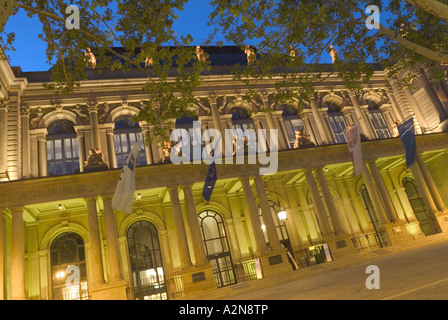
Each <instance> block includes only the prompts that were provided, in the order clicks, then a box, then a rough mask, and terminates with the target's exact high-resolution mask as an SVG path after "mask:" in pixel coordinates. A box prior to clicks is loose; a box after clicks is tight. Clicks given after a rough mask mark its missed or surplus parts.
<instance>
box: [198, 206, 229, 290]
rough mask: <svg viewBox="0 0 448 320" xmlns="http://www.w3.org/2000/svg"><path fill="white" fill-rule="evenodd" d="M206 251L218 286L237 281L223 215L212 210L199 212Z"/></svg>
mask: <svg viewBox="0 0 448 320" xmlns="http://www.w3.org/2000/svg"><path fill="white" fill-rule="evenodd" d="M198 218H199V225H200V227H201V231H202V240H203V242H204V247H205V252H206V255H207V259H208V261H210V263H211V265H212V270H213V277H214V279H215V281H216V284H217V286H218V288H220V287H225V286H229V285H232V284H235V283H236V279H235V272H234V270H233V262H232V257H231V254H230V249H229V243H228V241H227V236H226V231H225V229H224V222H223V220H222V218H221V216H220V215H219V214H218V213H217V212H215V211H211V210H207V211H203V212H201V213H200V214H199V216H198Z"/></svg>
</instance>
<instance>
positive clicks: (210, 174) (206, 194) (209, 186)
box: [202, 161, 218, 202]
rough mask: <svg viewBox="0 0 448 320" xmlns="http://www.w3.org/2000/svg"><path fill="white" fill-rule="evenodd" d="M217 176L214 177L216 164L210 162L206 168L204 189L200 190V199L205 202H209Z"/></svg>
mask: <svg viewBox="0 0 448 320" xmlns="http://www.w3.org/2000/svg"><path fill="white" fill-rule="evenodd" d="M216 180H218V176H217V175H216V164H215V161H212V163H210V165H209V166H208V170H207V177H206V178H205V184H204V189H202V197H203V198H204V200H205V201H207V202H209V201H210V197H211V196H212V192H213V188H214V187H215V184H216Z"/></svg>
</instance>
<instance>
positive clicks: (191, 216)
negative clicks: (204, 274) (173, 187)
mask: <svg viewBox="0 0 448 320" xmlns="http://www.w3.org/2000/svg"><path fill="white" fill-rule="evenodd" d="M183 189H184V196H185V208H186V211H187V221H188V229H189V231H190V236H191V240H192V242H193V243H192V245H193V252H194V257H195V261H196V266H198V267H202V266H205V265H209V264H210V263H209V261H208V260H207V257H206V254H205V249H204V243H203V241H202V235H201V229H200V226H199V220H198V213H197V211H196V205H195V203H194V198H193V192H192V191H191V185H184V186H183Z"/></svg>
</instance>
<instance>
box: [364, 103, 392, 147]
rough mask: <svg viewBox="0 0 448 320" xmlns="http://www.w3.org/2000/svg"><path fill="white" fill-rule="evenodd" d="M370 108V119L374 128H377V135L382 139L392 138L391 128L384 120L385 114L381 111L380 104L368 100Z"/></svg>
mask: <svg viewBox="0 0 448 320" xmlns="http://www.w3.org/2000/svg"><path fill="white" fill-rule="evenodd" d="M366 102H367V104H368V105H369V107H368V111H369V113H368V117H369V120H370V122H371V123H372V126H373V127H374V128H375V131H376V134H377V136H378V138H380V139H386V138H391V137H392V135H391V134H390V131H389V128H388V127H387V124H386V120H384V116H383V112H382V111H381V110H380V109H379V107H378V104H377V103H376V102H374V101H373V100H370V99H366Z"/></svg>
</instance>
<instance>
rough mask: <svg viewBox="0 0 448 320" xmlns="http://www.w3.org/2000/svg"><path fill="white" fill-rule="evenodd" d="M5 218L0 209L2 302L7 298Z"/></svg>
mask: <svg viewBox="0 0 448 320" xmlns="http://www.w3.org/2000/svg"><path fill="white" fill-rule="evenodd" d="M5 231H6V230H5V218H4V217H3V209H0V300H5V298H6V295H5V293H6V290H5V289H6V286H5V267H4V266H5V261H6V259H5V258H6V257H5Z"/></svg>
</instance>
